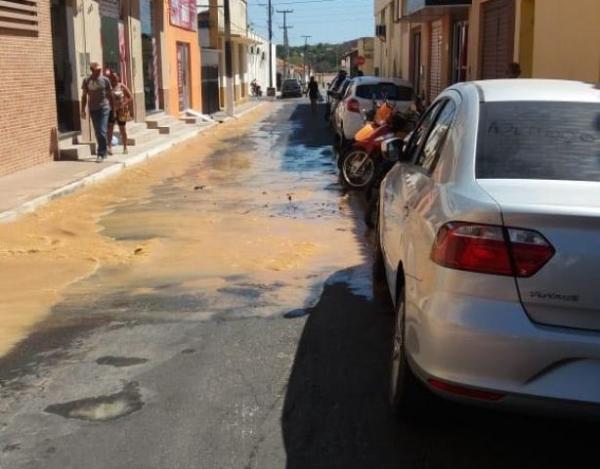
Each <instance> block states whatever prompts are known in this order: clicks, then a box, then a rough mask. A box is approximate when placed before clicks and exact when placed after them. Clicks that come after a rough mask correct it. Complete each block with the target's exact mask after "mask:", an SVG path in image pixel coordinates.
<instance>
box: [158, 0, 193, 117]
mask: <svg viewBox="0 0 600 469" xmlns="http://www.w3.org/2000/svg"><path fill="white" fill-rule="evenodd" d="M164 12H165V19H167V21H165V44H164V48H163V50H165V51H166V54H165V55H166V57H164V58H163V63H165V62H166V65H165V66H166V69H167V70H168V74H166V77H167V80H168V81H167V83H166V85H167V86H166V87H165V91H164V109H165V111H167V112H168V113H169V114H171V115H173V116H179V115H180V114H181V113H182V112H184V111H186V110H187V109H193V110H196V111H201V110H202V92H201V79H200V74H201V68H202V66H201V61H200V45H199V44H198V32H197V29H198V28H197V12H196V2H195V0H167V1H166V2H165V10H164ZM163 76H165V74H163Z"/></svg>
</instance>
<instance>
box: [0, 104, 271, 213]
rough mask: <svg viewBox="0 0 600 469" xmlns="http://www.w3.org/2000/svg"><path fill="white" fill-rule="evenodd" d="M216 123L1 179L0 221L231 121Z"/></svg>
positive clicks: (244, 108)
mask: <svg viewBox="0 0 600 469" xmlns="http://www.w3.org/2000/svg"><path fill="white" fill-rule="evenodd" d="M262 102H263V101H257V100H251V101H248V102H246V103H244V104H242V105H240V106H237V107H236V117H240V116H242V115H244V114H246V113H247V112H249V111H251V110H253V109H255V108H256V107H258V106H259V105H260V104H261V103H262ZM213 118H214V119H215V122H214V123H212V122H210V123H208V122H204V123H200V124H186V126H185V127H184V128H182V129H181V130H179V131H177V132H176V133H174V134H167V135H161V136H160V137H159V138H158V139H156V140H154V141H152V142H148V143H147V144H142V145H136V146H130V147H129V154H128V155H123V154H121V151H122V150H121V148H120V147H119V149H118V150H117V151H115V154H114V155H113V156H109V157H108V159H107V160H106V161H103V162H101V163H97V162H96V159H95V157H94V158H87V159H82V160H78V161H52V162H50V163H46V164H43V165H38V166H34V167H32V168H29V169H26V170H24V171H19V172H17V173H13V174H9V175H8V176H3V177H1V178H0V223H8V222H11V221H13V220H15V219H16V218H18V217H19V216H20V215H22V214H24V213H28V212H32V211H34V210H36V209H37V208H38V207H40V206H42V205H45V204H47V203H48V202H50V201H51V200H53V199H55V198H58V197H62V196H64V195H67V194H70V193H72V192H74V191H76V190H78V189H81V188H82V187H84V186H86V185H88V184H92V183H94V182H97V181H100V180H102V179H104V178H107V177H109V176H111V175H113V174H116V173H118V172H120V171H122V170H123V169H125V168H127V167H129V166H132V165H135V164H138V163H141V162H143V161H145V160H147V159H149V158H152V157H154V156H158V155H160V154H161V153H164V152H165V151H167V150H168V149H170V148H171V147H173V146H175V145H177V144H179V143H181V142H183V141H185V140H188V139H190V138H192V137H194V136H196V135H198V134H200V133H202V132H205V131H207V130H208V129H210V128H212V127H214V126H216V125H218V124H219V122H224V121H226V120H228V119H227V118H226V116H225V114H224V113H218V114H216V115H214V116H213Z"/></svg>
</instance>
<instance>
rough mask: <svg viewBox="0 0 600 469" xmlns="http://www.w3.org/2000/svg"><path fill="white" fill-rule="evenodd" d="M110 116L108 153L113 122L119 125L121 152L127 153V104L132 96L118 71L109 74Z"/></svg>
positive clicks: (109, 151)
mask: <svg viewBox="0 0 600 469" xmlns="http://www.w3.org/2000/svg"><path fill="white" fill-rule="evenodd" d="M110 84H111V87H112V89H111V92H110V116H109V118H108V132H107V142H108V154H109V155H112V137H113V132H114V129H115V123H116V124H117V125H118V126H119V132H120V133H121V140H122V142H123V154H124V155H126V154H127V128H126V126H127V121H128V120H129V104H130V103H131V101H133V96H132V94H131V91H129V88H127V87H126V86H125V85H124V84H123V83H122V82H121V77H120V76H119V74H118V73H115V72H111V74H110Z"/></svg>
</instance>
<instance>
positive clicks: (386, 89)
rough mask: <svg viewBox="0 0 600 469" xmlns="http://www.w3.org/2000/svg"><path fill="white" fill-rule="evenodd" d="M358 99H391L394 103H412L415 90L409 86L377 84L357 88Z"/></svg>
mask: <svg viewBox="0 0 600 469" xmlns="http://www.w3.org/2000/svg"><path fill="white" fill-rule="evenodd" d="M356 97H357V98H362V99H373V98H375V99H386V98H387V99H390V100H392V101H411V100H412V98H413V90H412V88H411V87H409V86H398V85H395V84H393V83H375V84H372V85H359V86H357V87H356Z"/></svg>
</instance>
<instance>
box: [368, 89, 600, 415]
mask: <svg viewBox="0 0 600 469" xmlns="http://www.w3.org/2000/svg"><path fill="white" fill-rule="evenodd" d="M400 158H401V161H400V163H398V164H396V165H395V166H394V168H393V169H392V170H391V171H390V172H389V174H388V175H387V177H386V178H385V180H384V181H383V183H382V187H381V191H380V200H379V207H380V208H379V216H378V223H377V230H378V240H379V247H380V253H381V256H382V258H381V260H382V261H383V262H382V263H383V266H384V269H385V275H386V278H387V282H388V285H389V289H390V293H391V295H392V298H393V300H394V303H395V308H396V317H397V320H396V327H395V334H394V347H393V354H392V357H391V386H390V388H391V391H390V396H391V402H392V406H393V408H394V410H395V412H396V413H398V414H400V415H402V414H407V413H411V412H414V411H415V410H416V409H417V407H418V405H417V404H418V403H419V402H422V398H423V396H424V395H425V396H426V395H427V394H423V391H424V390H425V389H424V388H427V389H428V390H429V391H432V392H434V393H436V394H438V395H440V396H443V397H445V398H448V399H452V400H457V401H461V402H469V403H480V404H484V405H489V406H494V407H499V408H502V407H506V408H508V407H511V408H519V407H520V408H525V409H528V410H534V409H537V410H541V411H543V412H545V411H549V410H551V411H553V412H554V411H559V410H564V411H565V412H567V413H572V412H578V411H580V410H581V411H584V412H588V413H598V412H600V91H599V90H598V88H597V86H594V85H591V84H585V83H579V82H569V81H558V80H492V81H482V82H470V83H462V84H458V85H455V86H453V87H451V88H448V89H447V90H446V91H444V92H443V93H442V94H441V95H440V96H439V97H438V98H437V99H436V101H435V102H434V103H433V104H432V105H431V106H430V108H429V109H428V110H427V112H426V113H425V114H424V116H423V118H422V119H421V122H420V123H419V124H418V125H417V127H416V129H415V131H414V132H413V134H412V136H411V137H410V139H409V140H408V141H407V142H406V145H405V147H404V149H403V151H402V152H401V155H400Z"/></svg>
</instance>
